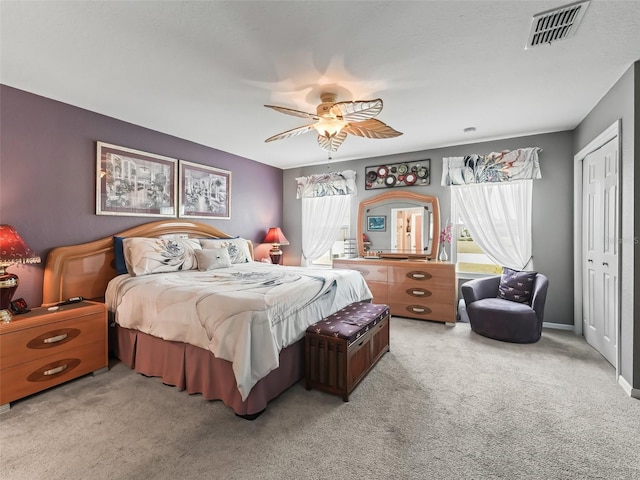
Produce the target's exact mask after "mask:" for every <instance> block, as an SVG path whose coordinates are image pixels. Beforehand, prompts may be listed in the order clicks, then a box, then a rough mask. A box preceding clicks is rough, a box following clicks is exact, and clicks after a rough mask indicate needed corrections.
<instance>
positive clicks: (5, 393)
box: [0, 301, 108, 411]
mask: <svg viewBox="0 0 640 480" xmlns="http://www.w3.org/2000/svg"><path fill="white" fill-rule="evenodd" d="M107 366H108V354H107V311H106V306H105V304H103V303H94V302H87V301H82V302H78V303H74V304H70V305H63V306H60V307H59V308H58V309H57V310H49V309H47V308H34V309H32V310H31V311H30V312H28V313H25V314H22V315H16V316H14V317H13V318H12V320H11V322H8V323H0V411H6V410H8V409H9V402H13V401H14V400H17V399H19V398H22V397H26V396H27V395H31V394H33V393H36V392H39V391H41V390H44V389H46V388H49V387H53V386H54V385H58V384H61V383H63V382H66V381H68V380H71V379H73V378H77V377H79V376H81V375H85V374H87V373H91V372H96V371H98V370H103V369H106V368H107Z"/></svg>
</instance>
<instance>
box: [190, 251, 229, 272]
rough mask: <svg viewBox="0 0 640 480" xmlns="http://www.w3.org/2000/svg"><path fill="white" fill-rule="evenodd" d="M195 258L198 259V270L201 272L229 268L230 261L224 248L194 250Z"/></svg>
mask: <svg viewBox="0 0 640 480" xmlns="http://www.w3.org/2000/svg"><path fill="white" fill-rule="evenodd" d="M196 258H197V259H198V270H200V271H201V272H206V271H207V270H215V269H216V268H225V267H230V266H231V259H230V258H229V252H228V250H227V249H226V248H208V249H206V250H204V249H201V250H196Z"/></svg>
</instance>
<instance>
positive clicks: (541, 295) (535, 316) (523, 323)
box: [462, 273, 549, 343]
mask: <svg viewBox="0 0 640 480" xmlns="http://www.w3.org/2000/svg"><path fill="white" fill-rule="evenodd" d="M499 285H500V275H498V276H494V277H486V278H478V279H476V280H471V281H469V282H467V283H465V284H463V285H462V296H463V298H464V302H465V306H466V312H467V315H468V316H469V323H470V324H471V329H472V330H473V331H474V332H476V333H478V334H480V335H482V336H485V337H489V338H493V339H495V340H502V341H503V342H513V343H534V342H537V341H538V340H540V336H541V335H542V320H543V318H544V304H545V301H546V299H547V289H548V287H549V280H548V279H547V277H545V276H544V275H542V274H541V273H538V274H537V275H536V277H535V282H534V285H533V292H532V296H531V304H527V303H518V302H512V301H510V300H504V299H502V298H499V297H498V287H499Z"/></svg>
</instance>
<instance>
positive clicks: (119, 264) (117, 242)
mask: <svg viewBox="0 0 640 480" xmlns="http://www.w3.org/2000/svg"><path fill="white" fill-rule="evenodd" d="M123 240H124V238H123V237H113V256H114V257H115V261H116V273H117V274H118V275H122V274H124V273H129V272H128V271H127V263H126V262H125V260H124V247H123V246H122V241H123Z"/></svg>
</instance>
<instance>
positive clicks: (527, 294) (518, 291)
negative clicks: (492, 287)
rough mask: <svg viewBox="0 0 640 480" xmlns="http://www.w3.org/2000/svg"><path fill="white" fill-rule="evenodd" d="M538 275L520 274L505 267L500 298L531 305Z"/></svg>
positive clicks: (534, 273) (533, 273) (531, 273)
mask: <svg viewBox="0 0 640 480" xmlns="http://www.w3.org/2000/svg"><path fill="white" fill-rule="evenodd" d="M537 274H538V272H520V271H518V270H512V269H510V268H507V267H504V268H503V269H502V276H501V277H500V286H499V287H498V297H499V298H502V299H504V300H509V301H511V302H518V303H526V304H530V303H531V294H532V292H533V285H534V282H535V280H536V275H537Z"/></svg>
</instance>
